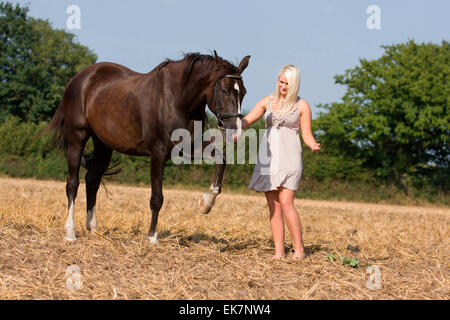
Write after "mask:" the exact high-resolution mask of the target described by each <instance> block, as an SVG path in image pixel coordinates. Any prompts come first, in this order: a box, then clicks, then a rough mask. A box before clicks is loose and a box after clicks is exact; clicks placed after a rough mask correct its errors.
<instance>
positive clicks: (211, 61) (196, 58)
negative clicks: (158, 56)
mask: <svg viewBox="0 0 450 320" xmlns="http://www.w3.org/2000/svg"><path fill="white" fill-rule="evenodd" d="M174 62H182V63H184V71H183V81H182V84H183V85H184V84H185V83H186V82H187V80H188V79H190V78H191V79H192V80H194V81H199V80H202V79H204V78H208V77H209V76H210V74H211V72H214V71H215V72H217V78H220V77H221V76H224V75H226V74H235V73H237V67H236V66H234V65H233V64H231V63H230V62H228V61H227V60H225V59H222V58H221V57H219V63H218V64H216V59H215V57H214V56H212V55H206V54H200V53H198V52H191V53H184V54H183V58H182V59H180V60H177V61H175V60H171V59H168V58H167V59H166V60H164V61H163V62H161V63H160V64H159V65H158V66H157V67H156V68H155V69H162V68H164V67H165V66H166V65H167V64H169V63H174ZM194 64H197V68H196V70H195V73H194V72H193V70H194Z"/></svg>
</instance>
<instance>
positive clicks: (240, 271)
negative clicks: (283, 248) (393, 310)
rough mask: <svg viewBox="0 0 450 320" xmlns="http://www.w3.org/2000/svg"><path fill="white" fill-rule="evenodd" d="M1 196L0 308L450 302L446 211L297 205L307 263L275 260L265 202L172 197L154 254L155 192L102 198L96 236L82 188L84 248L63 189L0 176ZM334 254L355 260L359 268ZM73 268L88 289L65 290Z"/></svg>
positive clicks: (79, 207) (173, 193)
mask: <svg viewBox="0 0 450 320" xmlns="http://www.w3.org/2000/svg"><path fill="white" fill-rule="evenodd" d="M0 186H1V189H0V299H113V298H117V299H449V298H450V295H449V288H450V286H449V274H450V270H449V263H448V262H449V259H448V255H449V254H450V252H449V234H448V231H449V228H448V226H449V224H448V217H449V215H450V210H449V209H447V208H433V207H406V206H394V205H376V204H360V203H348V202H347V203H346V202H329V201H307V200H296V201H295V203H296V207H297V209H298V211H299V212H300V215H301V219H302V224H303V231H304V236H303V237H304V242H305V246H306V249H307V252H308V253H309V256H308V258H307V259H306V260H304V261H300V262H293V261H291V260H289V259H286V260H282V261H271V260H270V257H271V256H272V255H273V253H274V250H273V244H272V241H271V234H270V229H269V224H268V209H267V206H266V204H265V198H264V196H262V195H255V196H240V195H236V194H222V195H220V196H219V197H218V199H217V201H216V206H215V208H214V209H213V210H212V211H211V213H210V214H209V215H207V216H204V215H201V214H199V213H198V211H197V208H196V200H197V198H198V197H199V195H200V191H198V192H193V191H181V190H169V189H166V190H165V203H164V206H163V208H162V210H161V213H160V219H159V223H158V231H159V234H160V244H159V246H152V245H150V244H149V242H148V241H147V238H146V234H147V231H148V227H149V221H150V212H149V209H148V207H149V206H148V202H149V198H150V191H149V189H145V188H133V187H124V186H112V185H110V186H109V187H108V189H109V190H110V194H109V195H107V194H106V193H105V191H104V189H101V190H100V191H99V197H98V202H97V218H98V224H99V232H98V233H97V234H96V235H90V234H89V233H88V232H87V231H86V230H85V225H84V221H85V204H86V202H85V196H84V193H85V191H84V190H85V189H84V185H83V184H82V185H80V189H79V192H78V198H77V201H76V207H75V210H76V222H77V236H78V240H77V241H76V242H75V243H68V242H66V241H64V240H63V238H64V223H65V219H66V206H67V204H66V197H65V184H64V183H61V182H51V181H35V180H16V179H8V178H2V179H0ZM290 243H291V242H290V238H289V235H288V234H287V246H288V249H290V248H291V245H290ZM349 244H351V245H353V246H358V247H359V248H360V249H361V251H360V252H358V253H353V252H350V251H349V250H347V245H349ZM328 253H334V254H336V255H339V256H344V255H345V256H347V257H356V258H358V259H359V261H360V265H361V268H359V269H354V268H350V267H348V266H344V265H341V264H340V263H339V262H337V261H330V260H328V258H327V257H328ZM291 254H292V253H290V254H288V257H289V256H290V255H291ZM369 264H372V265H377V266H379V267H380V268H381V289H379V290H370V289H368V288H366V280H367V277H368V276H367V274H366V268H367V266H368V265H369ZM69 265H77V266H79V268H80V270H81V279H82V287H81V289H78V290H69V289H67V288H66V279H67V277H68V276H67V275H66V269H67V267H68V266H69Z"/></svg>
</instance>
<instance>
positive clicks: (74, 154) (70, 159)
mask: <svg viewBox="0 0 450 320" xmlns="http://www.w3.org/2000/svg"><path fill="white" fill-rule="evenodd" d="M72 137H76V138H73V139H72ZM72 137H71V138H69V139H66V141H67V154H66V155H67V164H68V167H69V173H68V175H67V181H66V194H67V200H68V215H67V220H66V224H65V229H66V240H68V241H75V240H76V239H77V238H76V236H75V213H74V211H75V198H76V197H77V192H78V186H79V184H80V181H79V177H78V175H79V172H80V165H81V157H82V155H83V150H84V147H85V145H86V141H87V140H88V138H89V137H88V135H87V133H85V132H77V134H74V135H72Z"/></svg>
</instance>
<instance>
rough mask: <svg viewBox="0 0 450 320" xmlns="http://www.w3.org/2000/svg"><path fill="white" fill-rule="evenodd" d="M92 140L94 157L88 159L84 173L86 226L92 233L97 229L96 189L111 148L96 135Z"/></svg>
mask: <svg viewBox="0 0 450 320" xmlns="http://www.w3.org/2000/svg"><path fill="white" fill-rule="evenodd" d="M92 140H93V142H94V157H93V159H92V160H89V163H88V167H87V169H88V171H87V173H86V200H87V213H86V228H87V230H89V231H91V232H92V233H94V232H96V231H97V218H96V216H95V203H96V201H97V191H98V188H99V187H100V182H101V180H102V176H103V174H104V173H105V171H106V169H108V165H109V162H110V161H111V155H112V150H111V149H110V148H108V147H107V146H105V145H104V144H103V143H102V142H101V141H100V140H99V139H98V138H97V137H95V136H93V137H92Z"/></svg>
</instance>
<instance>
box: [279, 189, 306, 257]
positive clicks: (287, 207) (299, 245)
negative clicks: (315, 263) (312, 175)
mask: <svg viewBox="0 0 450 320" xmlns="http://www.w3.org/2000/svg"><path fill="white" fill-rule="evenodd" d="M294 194H295V191H294V190H289V189H286V188H283V187H280V188H279V189H278V199H279V203H280V206H281V211H282V212H283V217H284V219H285V221H286V225H287V227H288V230H289V232H290V233H291V236H292V239H293V241H294V249H295V253H294V256H293V258H294V259H296V258H300V259H303V258H305V252H304V248H303V239H302V225H301V222H300V217H299V215H298V212H297V210H296V209H295V206H294Z"/></svg>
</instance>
